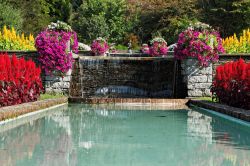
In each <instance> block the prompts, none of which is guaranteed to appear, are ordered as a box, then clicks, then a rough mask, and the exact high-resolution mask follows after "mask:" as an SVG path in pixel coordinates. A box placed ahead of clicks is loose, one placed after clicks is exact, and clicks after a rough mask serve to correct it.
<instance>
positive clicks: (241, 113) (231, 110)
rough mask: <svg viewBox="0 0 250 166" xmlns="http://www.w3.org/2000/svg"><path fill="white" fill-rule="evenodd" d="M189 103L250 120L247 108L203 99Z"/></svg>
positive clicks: (249, 111)
mask: <svg viewBox="0 0 250 166" xmlns="http://www.w3.org/2000/svg"><path fill="white" fill-rule="evenodd" d="M189 104H193V105H196V106H198V107H202V108H205V109H209V110H213V111H216V112H219V113H222V114H226V115H229V116H232V117H234V118H237V119H241V120H244V121H248V122H250V110H245V109H241V108H236V107H231V106H228V105H224V104H219V103H213V102H209V101H202V100H190V101H189V102H188V105H189Z"/></svg>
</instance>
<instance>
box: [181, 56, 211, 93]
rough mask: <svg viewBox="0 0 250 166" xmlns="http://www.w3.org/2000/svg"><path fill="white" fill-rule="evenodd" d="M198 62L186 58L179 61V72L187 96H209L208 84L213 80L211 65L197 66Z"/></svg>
mask: <svg viewBox="0 0 250 166" xmlns="http://www.w3.org/2000/svg"><path fill="white" fill-rule="evenodd" d="M198 63H199V62H198V61H197V60H196V59H194V58H188V59H185V60H183V61H182V62H181V74H182V76H183V83H184V85H185V87H186V91H187V97H204V96H211V93H210V86H211V85H212V81H213V76H212V73H213V67H212V64H210V65H209V66H208V67H204V68H201V67H199V64H198Z"/></svg>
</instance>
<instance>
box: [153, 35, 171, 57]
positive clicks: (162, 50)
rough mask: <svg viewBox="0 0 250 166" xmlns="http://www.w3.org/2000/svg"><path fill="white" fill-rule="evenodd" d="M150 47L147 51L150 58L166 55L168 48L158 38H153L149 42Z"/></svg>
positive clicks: (165, 43)
mask: <svg viewBox="0 0 250 166" xmlns="http://www.w3.org/2000/svg"><path fill="white" fill-rule="evenodd" d="M150 44H151V47H150V49H149V54H150V55H151V56H161V55H167V53H168V46H167V42H166V41H165V40H164V39H163V38H160V37H157V38H154V39H153V40H152V41H151V42H150Z"/></svg>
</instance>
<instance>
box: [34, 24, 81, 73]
mask: <svg viewBox="0 0 250 166" xmlns="http://www.w3.org/2000/svg"><path fill="white" fill-rule="evenodd" d="M35 46H36V48H37V51H38V53H39V54H40V56H39V61H40V63H41V66H42V68H43V69H44V70H45V72H46V74H50V75H51V74H56V75H62V76H63V75H64V74H65V73H67V72H68V71H69V70H70V69H71V68H72V62H73V58H72V52H71V50H72V51H73V52H74V53H77V52H78V41H77V34H76V32H74V31H73V30H72V29H71V27H70V26H69V25H67V24H66V23H64V22H61V21H57V22H56V23H51V24H50V25H48V27H47V28H46V30H45V31H42V32H41V33H39V34H38V36H37V37H36V41H35Z"/></svg>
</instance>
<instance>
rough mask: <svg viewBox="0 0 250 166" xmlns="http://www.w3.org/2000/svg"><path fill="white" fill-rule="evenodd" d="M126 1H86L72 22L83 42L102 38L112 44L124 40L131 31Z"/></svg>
mask: <svg viewBox="0 0 250 166" xmlns="http://www.w3.org/2000/svg"><path fill="white" fill-rule="evenodd" d="M126 11H127V8H126V3H125V1H124V0H85V1H84V2H83V4H82V5H81V6H80V8H79V9H78V12H77V13H76V14H75V16H74V18H73V21H72V22H71V24H72V26H73V28H74V29H75V30H76V31H77V32H78V36H79V38H80V40H81V41H84V42H90V41H92V40H93V39H95V38H97V37H99V36H101V37H108V38H109V41H111V42H120V41H122V40H123V38H124V36H125V34H126V32H127V31H128V29H129V26H128V25H129V24H127V20H126Z"/></svg>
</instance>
